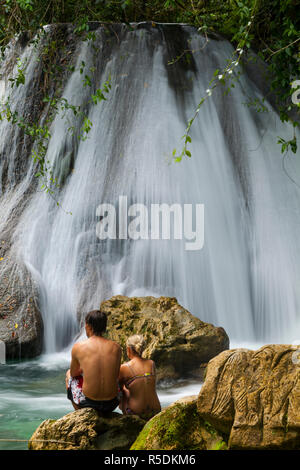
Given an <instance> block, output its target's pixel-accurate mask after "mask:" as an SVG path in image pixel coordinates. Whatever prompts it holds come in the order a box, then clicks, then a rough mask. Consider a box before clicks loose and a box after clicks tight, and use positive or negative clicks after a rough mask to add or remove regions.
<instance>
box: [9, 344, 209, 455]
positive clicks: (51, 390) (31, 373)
mask: <svg viewBox="0 0 300 470" xmlns="http://www.w3.org/2000/svg"><path fill="white" fill-rule="evenodd" d="M68 365H69V354H67V353H61V354H55V355H48V356H42V357H41V358H39V359H36V360H32V361H26V362H18V363H8V364H6V365H0V384H1V385H0V450H18V449H27V442H8V441H5V442H2V441H1V439H7V440H9V439H15V440H18V439H19V440H26V441H27V440H28V439H29V438H30V437H31V435H32V434H33V432H34V431H35V429H36V428H37V427H38V426H39V424H40V423H41V422H42V421H44V420H45V419H48V418H50V419H57V418H60V417H61V416H63V415H64V414H66V413H69V412H71V411H73V408H72V405H71V403H70V401H69V400H67V398H66V392H65V372H66V369H67V368H68ZM200 387H201V384H199V383H196V382H194V383H189V384H186V383H185V384H184V385H183V384H181V385H180V384H178V385H177V386H176V387H174V386H173V387H172V388H168V387H166V388H164V389H160V390H158V394H159V398H160V400H161V404H162V406H167V405H169V404H170V403H172V402H174V401H176V400H178V399H179V398H181V397H183V396H187V395H195V394H198V393H199V390H200Z"/></svg>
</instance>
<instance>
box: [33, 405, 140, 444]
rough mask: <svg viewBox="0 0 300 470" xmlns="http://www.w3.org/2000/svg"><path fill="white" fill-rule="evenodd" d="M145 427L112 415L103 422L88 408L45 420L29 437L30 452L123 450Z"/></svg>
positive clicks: (131, 418) (136, 420)
mask: <svg viewBox="0 0 300 470" xmlns="http://www.w3.org/2000/svg"><path fill="white" fill-rule="evenodd" d="M144 425H145V421H144V420H142V419H141V418H139V417H138V416H122V415H121V414H119V413H112V414H111V416H110V417H109V418H102V417H99V416H98V413H97V412H96V411H95V410H93V409H91V408H84V409H81V410H77V411H74V412H73V413H69V414H67V415H66V416H63V417H62V418H60V419H58V420H50V419H47V420H46V421H43V422H42V424H41V425H40V426H39V427H38V428H37V430H36V431H35V432H34V434H33V435H32V437H31V439H30V441H29V444H28V447H29V449H30V450H126V449H129V448H130V446H131V445H132V443H133V442H134V441H135V439H136V438H137V436H138V434H139V433H140V431H141V430H142V428H143V426H144Z"/></svg>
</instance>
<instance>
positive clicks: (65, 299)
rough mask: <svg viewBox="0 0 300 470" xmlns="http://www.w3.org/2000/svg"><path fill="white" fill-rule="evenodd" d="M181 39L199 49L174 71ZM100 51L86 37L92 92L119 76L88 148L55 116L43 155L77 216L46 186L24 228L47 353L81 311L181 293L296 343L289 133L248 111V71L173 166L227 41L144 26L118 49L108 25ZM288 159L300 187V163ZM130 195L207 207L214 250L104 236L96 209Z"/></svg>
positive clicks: (211, 109)
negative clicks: (124, 299)
mask: <svg viewBox="0 0 300 470" xmlns="http://www.w3.org/2000/svg"><path fill="white" fill-rule="evenodd" d="M170 28H171V29H170ZM170 31H171V32H170ZM172 34H173V39H172ZM178 37H180V38H181V40H183V39H184V41H186V43H188V44H189V48H190V49H191V50H193V51H194V52H193V54H191V53H190V55H192V59H191V63H190V64H187V65H186V67H185V66H183V65H182V64H181V63H180V61H178V62H176V63H175V64H174V65H167V61H168V60H171V59H172V58H174V56H172V54H173V52H174V51H173V49H172V41H173V40H174V41H177V40H178ZM110 41H111V39H110ZM188 41H189V42H188ZM94 45H96V46H97V47H98V48H99V51H98V52H97V55H96V56H95V52H94V51H95V49H94V48H92V47H91V46H90V45H89V44H88V43H87V42H83V43H81V44H80V43H78V51H77V54H78V56H77V69H78V67H79V65H80V64H81V62H82V61H84V62H85V64H86V67H87V70H88V69H89V68H90V67H95V68H96V72H95V83H93V86H94V87H95V88H98V87H100V86H101V84H102V83H103V82H104V81H105V80H107V78H108V76H109V75H110V76H111V84H112V89H111V91H110V93H109V95H108V97H107V101H105V102H102V103H101V104H100V105H98V106H92V105H91V106H89V118H90V120H91V121H92V122H93V127H92V130H91V132H90V134H89V137H88V139H87V140H86V141H84V142H82V141H79V140H78V138H77V137H76V135H75V136H72V135H71V134H70V132H68V128H69V127H70V126H71V125H73V126H75V127H76V128H77V134H78V132H79V123H78V121H76V119H74V118H73V117H72V115H71V114H70V113H69V114H67V116H65V117H62V116H60V115H59V116H57V117H56V118H55V121H54V123H53V125H52V138H51V140H50V144H49V148H48V152H47V159H49V160H50V162H51V164H52V165H53V167H54V168H55V172H56V175H57V176H58V178H59V179H60V180H61V181H62V189H61V190H60V192H59V194H58V196H57V197H58V199H59V201H60V203H61V205H62V207H63V208H64V209H65V210H66V211H71V212H72V215H68V214H66V213H65V212H64V211H63V210H62V209H61V208H60V207H57V205H56V203H55V201H53V199H52V198H50V197H49V196H48V195H46V194H45V193H43V192H41V191H37V192H36V193H35V194H34V195H33V197H32V199H31V200H30V203H29V204H28V206H27V209H26V210H25V212H24V213H23V215H22V217H21V220H20V222H19V225H18V227H17V230H16V234H15V244H16V247H17V248H18V250H19V253H20V256H21V257H22V258H23V259H24V261H25V263H26V265H27V267H28V268H29V269H30V270H31V272H32V273H33V274H34V276H35V278H36V279H37V280H38V283H39V286H40V292H41V309H42V313H43V319H44V325H45V348H46V351H48V352H51V351H55V350H58V349H61V348H62V347H64V346H65V345H66V344H67V343H68V342H69V341H70V340H71V339H72V338H73V337H74V335H75V333H76V332H77V331H78V322H77V315H78V313H80V312H87V311H88V310H89V309H92V308H97V307H98V306H99V304H100V302H101V301H102V300H103V299H105V298H108V297H109V296H111V295H115V294H124V295H129V296H132V295H148V294H149V295H155V296H159V295H168V296H176V297H177V299H178V301H179V302H180V303H181V304H182V305H184V306H185V307H186V308H187V309H189V310H190V311H191V313H193V314H194V315H196V316H198V317H200V318H201V319H202V320H204V321H208V322H211V323H214V324H216V325H220V326H223V327H224V328H225V330H226V331H227V333H228V334H229V336H230V338H231V339H233V340H236V341H254V340H260V341H265V342H270V341H272V342H286V341H287V342H289V341H291V340H292V339H295V338H296V337H297V336H299V334H300V329H299V312H298V309H299V301H300V289H299V280H300V262H299V259H298V253H299V252H300V239H299V237H298V232H299V227H300V190H299V188H298V187H297V186H296V185H295V184H294V183H293V182H292V181H291V180H290V179H289V178H288V177H287V176H286V174H285V172H284V171H283V169H282V161H281V157H280V149H279V146H278V145H277V143H276V140H277V135H281V136H285V135H288V133H289V132H291V130H290V129H289V127H288V126H286V125H285V126H283V125H282V124H281V123H280V122H279V119H278V117H277V116H276V114H275V113H274V112H273V110H272V108H271V106H269V112H268V113H265V114H261V115H259V114H257V113H255V112H254V111H253V110H251V109H249V108H248V107H247V106H245V105H244V104H243V103H244V102H245V101H246V97H245V94H246V95H249V96H252V97H253V98H256V97H258V98H259V97H260V92H259V90H258V88H257V87H256V85H255V83H253V81H251V80H250V78H248V77H247V76H246V75H243V76H242V78H241V79H240V83H238V84H236V87H235V89H234V90H233V91H232V93H231V94H230V95H229V96H228V97H226V98H225V97H224V96H223V94H222V90H221V89H218V90H216V91H215V93H213V95H212V96H211V97H209V98H208V100H207V101H206V102H205V104H204V105H203V107H202V108H201V111H200V113H199V116H198V119H197V120H196V121H195V123H194V125H193V128H192V133H191V136H192V145H191V152H192V158H191V159H188V158H186V159H185V160H183V161H182V162H181V163H174V162H172V161H171V157H170V155H171V153H172V150H173V148H174V147H177V148H179V147H180V138H181V136H182V134H183V133H184V129H185V125H186V122H187V120H188V119H189V118H190V117H191V116H192V115H193V113H194V111H195V109H196V107H197V104H198V102H199V101H200V99H201V97H202V96H204V95H205V94H206V88H207V87H208V83H209V81H210V79H211V77H212V75H213V73H214V71H215V69H216V68H219V69H222V67H223V66H224V65H225V64H226V60H227V59H228V58H229V57H230V55H231V54H232V51H233V49H232V47H231V45H230V44H229V43H228V42H226V41H219V40H218V41H217V40H210V41H209V43H208V44H207V45H206V46H205V47H203V46H204V39H203V38H202V37H199V36H198V35H197V34H196V33H195V30H194V29H193V28H190V27H185V26H173V27H171V26H158V27H156V28H149V27H148V26H146V25H140V27H139V28H135V29H134V30H133V31H129V30H127V29H126V28H125V27H123V28H121V29H120V31H119V34H118V37H117V39H116V38H115V43H114V45H113V46H112V45H111V44H109V43H108V41H107V40H106V39H105V33H104V32H103V28H100V29H98V30H97V31H96V40H95V44H94ZM82 78H83V77H82V75H81V74H80V73H79V72H78V71H75V72H74V73H73V74H72V75H71V77H70V79H69V81H68V82H67V83H66V84H65V89H64V92H63V96H65V97H66V98H67V99H68V100H69V102H70V103H72V104H82V103H84V102H85V101H86V100H87V99H88V94H89V93H90V90H89V89H88V88H83V85H82ZM19 99H21V97H20V98H19ZM11 158H13V156H12V157H11ZM287 164H288V166H289V171H290V173H291V174H293V177H294V178H296V179H297V175H298V177H299V178H298V179H299V181H300V171H299V165H298V162H297V161H296V160H295V161H292V160H288V161H287ZM28 171H29V173H30V172H31V173H32V169H29V170H28ZM31 173H30V174H31ZM295 175H296V176H295ZM120 195H125V196H127V197H128V201H129V203H143V204H146V205H147V207H149V208H150V205H151V203H167V204H172V203H181V204H186V203H192V204H196V203H198V204H200V203H202V204H204V205H205V244H204V248H203V249H202V250H201V251H190V252H189V251H186V250H185V247H184V244H185V240H182V241H181V240H137V241H132V240H109V241H107V240H106V241H101V240H99V239H98V238H97V236H96V224H97V217H96V208H97V207H98V206H99V204H101V203H111V204H114V205H116V207H117V204H118V200H119V196H120Z"/></svg>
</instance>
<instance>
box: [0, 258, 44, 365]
mask: <svg viewBox="0 0 300 470" xmlns="http://www.w3.org/2000/svg"><path fill="white" fill-rule="evenodd" d="M0 263H1V264H0V278H1V283H0V340H1V341H4V342H5V345H6V359H20V358H31V357H35V356H38V355H39V354H41V352H42V342H43V322H42V317H41V314H40V311H39V307H38V300H37V299H38V292H37V288H36V286H35V283H34V281H33V279H32V277H31V275H30V273H29V272H28V271H27V269H26V268H25V266H24V265H20V264H18V263H17V262H15V261H13V260H11V258H10V254H9V253H6V254H5V257H4V258H3V260H2V261H0Z"/></svg>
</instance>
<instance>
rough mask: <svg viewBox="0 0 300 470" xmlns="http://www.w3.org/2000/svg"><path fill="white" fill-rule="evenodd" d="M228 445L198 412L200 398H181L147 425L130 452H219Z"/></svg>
mask: <svg viewBox="0 0 300 470" xmlns="http://www.w3.org/2000/svg"><path fill="white" fill-rule="evenodd" d="M226 447H227V445H226V442H225V440H224V438H223V436H222V434H221V433H218V432H217V431H216V430H215V429H214V428H213V427H212V426H211V425H210V424H209V423H208V422H206V421H204V420H203V419H202V418H201V417H200V415H199V413H198V412H197V396H191V397H185V398H182V399H180V400H178V401H176V402H175V403H172V405H170V406H168V407H167V408H165V409H164V410H163V411H162V412H161V413H159V414H158V415H156V416H154V418H152V419H151V420H150V421H148V423H147V424H146V425H145V427H144V429H143V430H142V432H141V433H140V434H139V436H138V438H137V440H136V441H135V443H134V444H133V445H132V447H131V450H219V449H226Z"/></svg>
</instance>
